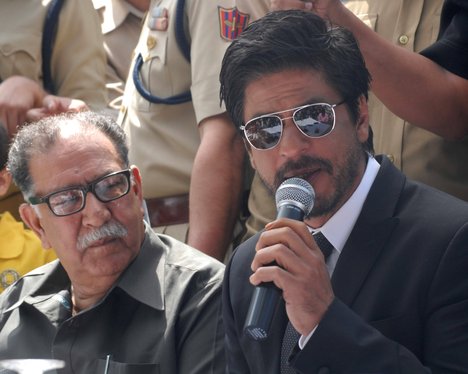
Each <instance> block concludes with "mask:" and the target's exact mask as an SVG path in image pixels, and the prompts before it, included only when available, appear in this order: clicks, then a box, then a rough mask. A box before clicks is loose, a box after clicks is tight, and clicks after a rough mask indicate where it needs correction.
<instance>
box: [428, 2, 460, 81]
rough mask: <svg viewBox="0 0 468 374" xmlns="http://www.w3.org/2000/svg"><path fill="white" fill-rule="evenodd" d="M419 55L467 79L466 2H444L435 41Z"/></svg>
mask: <svg viewBox="0 0 468 374" xmlns="http://www.w3.org/2000/svg"><path fill="white" fill-rule="evenodd" d="M421 54H422V55H423V56H426V57H427V58H429V59H431V60H432V61H434V62H436V63H437V64H439V65H440V66H442V67H443V68H445V69H447V70H448V71H451V72H452V73H454V74H457V75H459V76H461V77H463V78H465V79H468V0H446V1H445V3H444V7H443V8H442V15H441V20H440V32H439V36H438V39H437V41H436V42H435V43H434V44H432V45H431V46H429V47H428V48H426V49H424V50H423V51H422V52H421Z"/></svg>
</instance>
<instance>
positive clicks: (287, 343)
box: [281, 231, 333, 374]
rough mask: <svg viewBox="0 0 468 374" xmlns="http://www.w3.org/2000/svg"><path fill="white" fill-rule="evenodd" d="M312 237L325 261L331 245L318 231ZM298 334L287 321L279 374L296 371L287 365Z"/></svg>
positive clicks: (331, 249)
mask: <svg viewBox="0 0 468 374" xmlns="http://www.w3.org/2000/svg"><path fill="white" fill-rule="evenodd" d="M313 237H314V239H315V242H316V243H317V245H318V246H319V248H320V250H321V251H322V253H323V256H324V257H325V261H327V259H328V257H329V256H330V255H331V253H332V252H333V245H332V244H331V243H330V242H329V241H328V240H327V238H326V237H325V236H324V235H323V234H322V233H321V232H320V231H319V232H317V233H316V234H314V235H313ZM300 336H301V335H300V334H299V333H298V332H297V331H296V330H295V329H294V327H293V325H292V324H291V322H288V325H287V326H286V330H285V332H284V336H283V343H282V345H281V374H295V373H296V371H295V370H294V369H293V368H292V367H291V366H289V363H288V358H289V356H290V355H291V352H292V350H293V348H294V347H295V346H296V343H297V342H298V341H299V337H300Z"/></svg>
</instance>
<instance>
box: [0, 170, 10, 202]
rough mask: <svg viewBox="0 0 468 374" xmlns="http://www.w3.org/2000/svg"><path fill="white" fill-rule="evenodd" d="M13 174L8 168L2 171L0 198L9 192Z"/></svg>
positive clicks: (0, 175) (0, 172)
mask: <svg viewBox="0 0 468 374" xmlns="http://www.w3.org/2000/svg"><path fill="white" fill-rule="evenodd" d="M11 179H12V177H11V174H10V173H9V172H8V170H7V169H6V168H3V169H2V170H0V196H3V195H5V194H6V193H7V192H8V189H9V188H10V184H11Z"/></svg>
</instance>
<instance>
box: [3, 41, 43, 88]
mask: <svg viewBox="0 0 468 374" xmlns="http://www.w3.org/2000/svg"><path fill="white" fill-rule="evenodd" d="M41 37H42V36H37V35H30V34H24V33H13V34H12V33H0V56H1V57H0V58H1V59H2V63H1V64H0V77H1V78H2V79H3V80H5V79H6V78H8V77H10V76H12V75H23V76H26V77H29V78H31V79H33V80H38V79H39V78H40V77H41V68H42V67H41Z"/></svg>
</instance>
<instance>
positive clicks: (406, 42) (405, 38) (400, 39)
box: [398, 35, 409, 45]
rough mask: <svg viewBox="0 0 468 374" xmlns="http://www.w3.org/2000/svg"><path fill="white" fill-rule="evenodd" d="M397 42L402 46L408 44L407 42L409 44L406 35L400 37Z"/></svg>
mask: <svg viewBox="0 0 468 374" xmlns="http://www.w3.org/2000/svg"><path fill="white" fill-rule="evenodd" d="M398 41H399V42H400V44H402V45H406V44H408V42H409V38H408V35H401V36H400V37H399V38H398Z"/></svg>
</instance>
